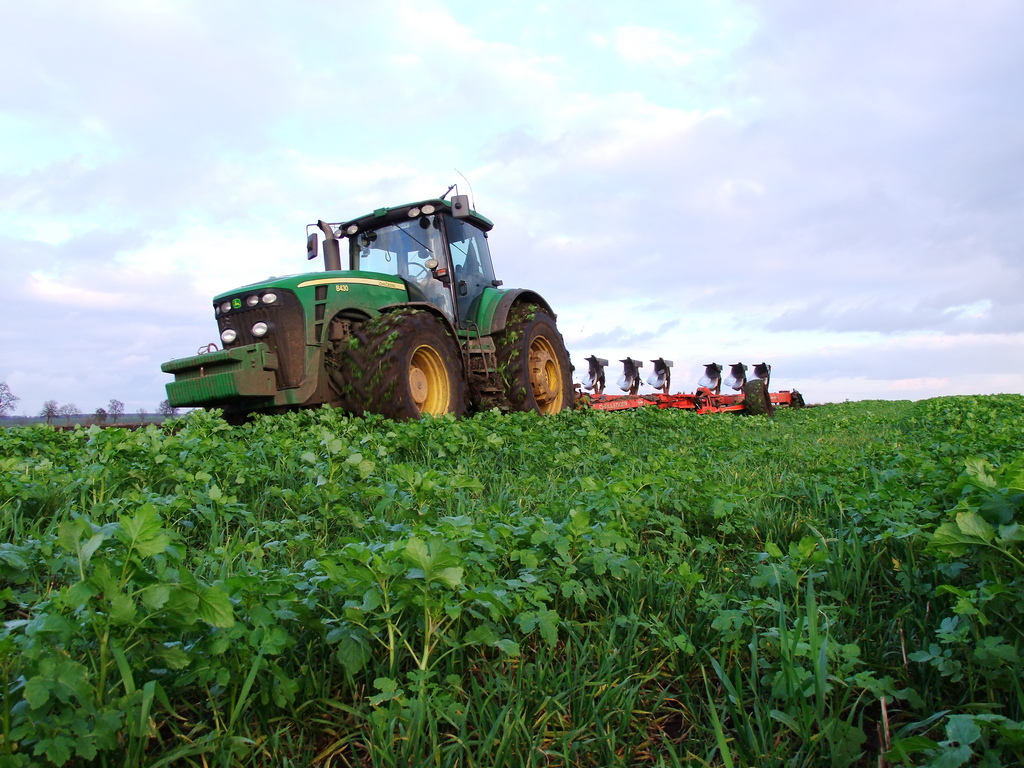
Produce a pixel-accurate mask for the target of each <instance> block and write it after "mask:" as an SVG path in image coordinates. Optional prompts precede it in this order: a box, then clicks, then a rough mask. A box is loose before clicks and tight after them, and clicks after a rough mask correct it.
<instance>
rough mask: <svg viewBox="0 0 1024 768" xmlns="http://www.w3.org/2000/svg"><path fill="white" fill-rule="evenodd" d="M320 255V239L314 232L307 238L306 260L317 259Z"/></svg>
mask: <svg viewBox="0 0 1024 768" xmlns="http://www.w3.org/2000/svg"><path fill="white" fill-rule="evenodd" d="M318 253H320V238H319V237H317V236H316V232H314V233H312V234H311V235H310V236H309V237H307V238H306V258H307V259H315V258H316V257H317V254H318Z"/></svg>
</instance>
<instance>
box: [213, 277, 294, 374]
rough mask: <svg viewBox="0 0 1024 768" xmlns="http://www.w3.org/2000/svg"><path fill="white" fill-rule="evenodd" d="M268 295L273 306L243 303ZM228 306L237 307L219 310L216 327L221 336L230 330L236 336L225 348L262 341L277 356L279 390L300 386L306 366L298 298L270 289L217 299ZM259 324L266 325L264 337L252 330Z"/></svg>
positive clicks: (220, 303)
mask: <svg viewBox="0 0 1024 768" xmlns="http://www.w3.org/2000/svg"><path fill="white" fill-rule="evenodd" d="M267 293H274V294H276V295H277V301H275V302H274V303H272V304H266V303H264V302H262V301H261V302H260V303H258V304H256V306H253V307H250V306H248V304H247V303H246V299H247V298H248V297H249V296H252V295H254V294H259V295H263V294H267ZM227 303H231V304H233V305H236V306H234V307H233V308H232V309H230V310H228V311H226V312H221V311H218V317H217V325H218V328H219V330H220V333H221V334H223V332H224V331H225V330H227V329H228V328H230V329H232V330H233V331H234V332H235V333H236V334H237V336H236V338H235V340H234V341H232V342H231V343H230V344H224V348H225V349H232V348H234V347H240V346H243V345H246V344H253V343H255V342H258V341H262V342H263V343H265V344H266V345H267V346H268V347H269V348H270V351H271V352H273V353H274V354H276V355H277V359H278V361H279V367H278V370H277V383H278V388H280V389H291V388H294V387H298V386H299V385H300V384H302V380H303V379H304V378H305V363H306V357H305V352H306V321H305V316H304V314H303V311H302V304H301V303H300V302H299V299H298V297H297V296H296V295H295V294H294V293H292V292H291V291H284V290H281V289H279V288H273V289H262V290H260V291H258V292H257V291H247V292H244V293H239V294H237V295H235V296H228V297H226V298H222V299H220V302H219V303H218V306H220V305H223V304H227ZM239 304H240V306H237V305H239ZM261 321H262V322H264V323H266V324H267V326H268V327H269V330H268V332H267V334H266V335H265V336H262V337H257V336H254V335H253V333H252V327H253V326H254V325H256V323H258V322H261ZM222 338H223V336H222Z"/></svg>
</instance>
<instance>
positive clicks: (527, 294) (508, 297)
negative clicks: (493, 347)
mask: <svg viewBox="0 0 1024 768" xmlns="http://www.w3.org/2000/svg"><path fill="white" fill-rule="evenodd" d="M516 304H537V305H538V306H540V307H541V308H542V309H543V310H544V311H545V312H547V313H548V314H549V315H551V319H552V320H556V319H557V317H556V315H555V313H554V311H553V310H552V309H551V305H550V304H548V303H547V301H545V300H544V297H543V296H541V295H540V294H539V293H536V292H535V291H531V290H528V289H526V288H513V289H511V290H508V291H502V292H501V298H499V299H498V301H497V304H496V305H493V306H494V310H493V312H492V313H490V318H489V319H490V322H487V319H488V318H486V317H484V318H481V320H483V321H484V322H482V323H481V324H480V325H481V327H482V328H487V331H486V333H497V332H498V331H502V330H504V329H505V325H506V324H507V323H508V313H509V312H510V311H511V310H512V307H513V306H514V305H516Z"/></svg>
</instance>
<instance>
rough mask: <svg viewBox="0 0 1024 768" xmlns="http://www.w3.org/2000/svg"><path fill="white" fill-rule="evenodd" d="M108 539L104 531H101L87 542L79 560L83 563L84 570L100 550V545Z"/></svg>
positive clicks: (79, 554)
mask: <svg viewBox="0 0 1024 768" xmlns="http://www.w3.org/2000/svg"><path fill="white" fill-rule="evenodd" d="M106 538H107V534H106V533H105V532H104V531H100V532H99V533H97V534H95V535H93V536H92V537H90V538H89V540H88V541H87V542H85V544H84V545H83V546H82V549H81V550H80V551H79V553H78V559H79V561H80V562H81V563H82V567H83V568H84V567H85V566H87V565H88V564H89V561H90V560H92V556H93V555H94V554H95V553H96V550H97V549H99V546H100V544H102V543H103V542H104V541H105V540H106Z"/></svg>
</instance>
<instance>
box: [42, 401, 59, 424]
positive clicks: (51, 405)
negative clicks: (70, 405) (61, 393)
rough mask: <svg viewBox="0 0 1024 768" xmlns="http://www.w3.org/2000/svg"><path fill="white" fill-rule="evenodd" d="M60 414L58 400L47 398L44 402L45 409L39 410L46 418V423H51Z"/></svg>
mask: <svg viewBox="0 0 1024 768" xmlns="http://www.w3.org/2000/svg"><path fill="white" fill-rule="evenodd" d="M59 414H60V406H59V405H57V401H56V400H47V401H46V402H45V403H43V409H42V410H41V411H39V415H40V416H42V417H43V418H45V419H46V423H47V424H50V423H52V422H53V420H54V419H55V418H57V416H58V415H59Z"/></svg>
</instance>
